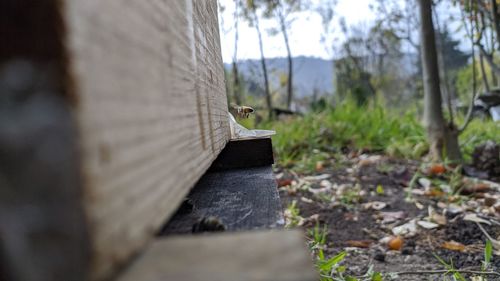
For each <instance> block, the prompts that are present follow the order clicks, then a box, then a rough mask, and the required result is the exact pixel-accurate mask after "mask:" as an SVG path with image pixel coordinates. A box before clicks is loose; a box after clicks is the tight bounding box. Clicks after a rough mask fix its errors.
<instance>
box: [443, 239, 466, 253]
mask: <svg viewBox="0 0 500 281" xmlns="http://www.w3.org/2000/svg"><path fill="white" fill-rule="evenodd" d="M441 247H443V248H445V249H447V250H451V251H458V252H463V251H464V250H465V245H464V244H462V243H459V242H455V241H447V242H444V243H443V244H442V245H441Z"/></svg>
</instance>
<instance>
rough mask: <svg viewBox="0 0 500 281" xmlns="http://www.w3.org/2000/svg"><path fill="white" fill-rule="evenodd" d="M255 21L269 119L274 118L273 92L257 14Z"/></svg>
mask: <svg viewBox="0 0 500 281" xmlns="http://www.w3.org/2000/svg"><path fill="white" fill-rule="evenodd" d="M254 21H255V29H257V34H258V35H259V49H260V62H261V65H262V72H263V75H264V90H265V93H266V104H267V109H268V110H269V118H272V117H273V105H272V99H271V92H270V90H269V77H268V75H267V66H266V59H265V56H264V47H263V43H262V34H261V32H260V26H259V18H258V17H257V14H255V12H254Z"/></svg>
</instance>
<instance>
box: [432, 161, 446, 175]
mask: <svg viewBox="0 0 500 281" xmlns="http://www.w3.org/2000/svg"><path fill="white" fill-rule="evenodd" d="M444 172H446V167H445V166H444V165H442V164H434V165H432V166H431V167H430V169H429V173H430V174H431V175H441V174H443V173H444Z"/></svg>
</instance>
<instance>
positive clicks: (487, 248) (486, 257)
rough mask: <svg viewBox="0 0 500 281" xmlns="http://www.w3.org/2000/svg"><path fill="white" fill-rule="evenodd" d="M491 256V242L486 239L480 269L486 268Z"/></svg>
mask: <svg viewBox="0 0 500 281" xmlns="http://www.w3.org/2000/svg"><path fill="white" fill-rule="evenodd" d="M492 257H493V244H492V243H491V241H490V240H487V241H486V245H485V247H484V261H483V265H482V266H481V270H482V271H486V269H488V267H489V266H490V262H491V258H492Z"/></svg>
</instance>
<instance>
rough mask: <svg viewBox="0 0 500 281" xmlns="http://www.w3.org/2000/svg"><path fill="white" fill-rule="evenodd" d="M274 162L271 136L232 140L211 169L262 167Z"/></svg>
mask: <svg viewBox="0 0 500 281" xmlns="http://www.w3.org/2000/svg"><path fill="white" fill-rule="evenodd" d="M272 164H274V157H273V144H272V141H271V138H258V139H248V140H232V141H230V142H229V143H228V144H227V145H226V147H224V149H223V150H222V151H221V153H220V154H219V156H218V157H217V159H215V161H214V162H213V163H212V166H210V169H209V170H210V171H223V170H228V169H237V168H250V167H260V166H266V165H272Z"/></svg>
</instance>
